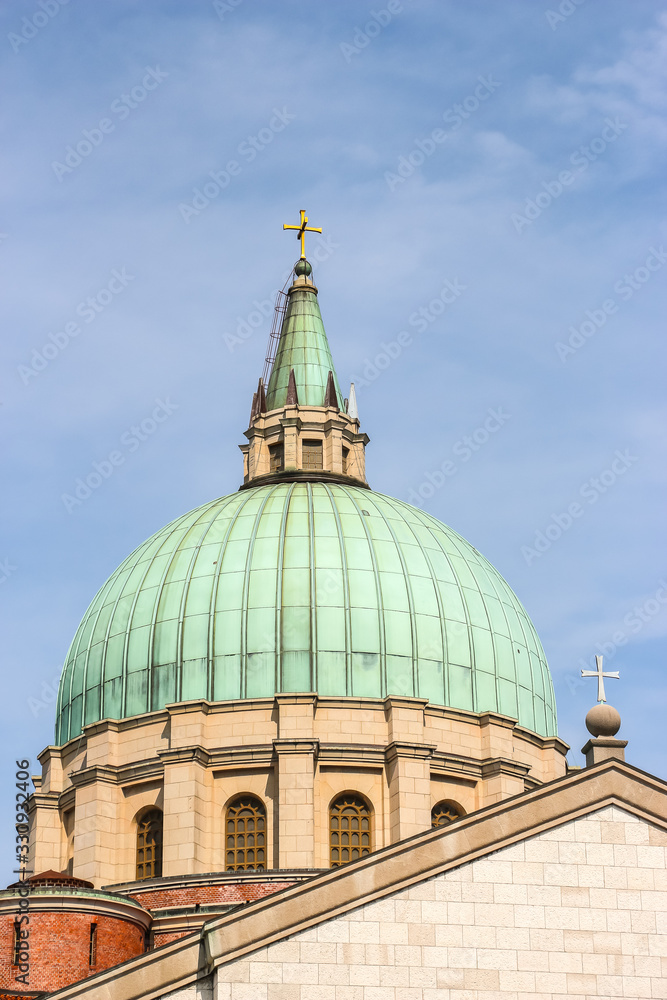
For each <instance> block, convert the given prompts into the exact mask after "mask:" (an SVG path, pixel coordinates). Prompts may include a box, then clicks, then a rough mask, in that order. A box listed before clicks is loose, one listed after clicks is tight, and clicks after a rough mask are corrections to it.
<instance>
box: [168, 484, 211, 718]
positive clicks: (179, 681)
mask: <svg viewBox="0 0 667 1000" xmlns="http://www.w3.org/2000/svg"><path fill="white" fill-rule="evenodd" d="M211 507H213V504H211V505H209V506H208V507H207V509H206V513H208V512H209V511H210V509H211ZM202 516H203V515H202ZM216 517H217V513H215V514H214V516H213V517H212V518H211V520H210V521H208V522H207V523H206V524H205V525H204V530H203V531H202V533H201V534H200V536H199V539H198V541H197V543H196V545H195V546H194V548H193V551H192V556H191V558H190V562H189V564H188V568H187V570H186V573H185V577H184V579H183V596H182V597H181V606H180V608H179V611H178V629H177V633H176V701H182V700H183V697H182V696H183V631H184V619H185V606H186V603H187V599H188V592H189V590H190V584H191V583H192V574H193V572H194V568H195V562H196V561H197V556H198V555H199V552H200V550H201V547H202V544H203V542H204V539H205V538H206V535H207V534H208V532H209V531H210V530H211V525H212V524H214V523H215V519H216ZM199 520H200V518H197V519H196V520H195V521H194V523H193V524H191V525H190V527H189V528H188V531H187V532H186V534H188V533H189V532H190V531H192V529H193V528H194V527H196V526H197V524H198V523H199ZM181 540H182V539H181ZM179 545H180V542H179ZM176 552H178V546H177V548H176V550H175V552H174V556H173V557H172V561H173V558H175V557H176ZM206 659H207V666H208V656H207V658H206ZM207 686H208V685H207Z"/></svg>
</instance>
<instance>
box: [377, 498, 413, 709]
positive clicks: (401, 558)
mask: <svg viewBox="0 0 667 1000" xmlns="http://www.w3.org/2000/svg"><path fill="white" fill-rule="evenodd" d="M375 509H376V510H377V512H378V514H379V515H380V517H381V518H382V520H383V521H384V523H385V524H386V526H387V529H388V530H389V534H390V535H391V537H392V539H393V542H394V546H395V548H396V552H397V553H398V558H399V561H400V563H401V569H402V570H403V579H404V580H405V591H406V593H407V595H408V608H409V610H410V639H411V644H412V697H413V698H415V697H417V692H418V690H419V685H418V682H417V635H416V629H417V622H416V621H415V601H414V595H413V593H412V584H411V583H410V574H409V573H408V567H407V563H406V562H405V558H404V556H403V553H402V551H401V546H400V545H399V543H398V539H397V537H396V534H395V532H394V529H393V528H392V526H391V524H390V523H389V519H388V518H386V517H385V516H384V514H383V513H382V508H381V506H380V505H379V504H376V505H375ZM388 693H390V692H388ZM396 693H397V694H400V693H402V692H396Z"/></svg>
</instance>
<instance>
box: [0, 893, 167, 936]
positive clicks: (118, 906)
mask: <svg viewBox="0 0 667 1000" xmlns="http://www.w3.org/2000/svg"><path fill="white" fill-rule="evenodd" d="M21 898H26V897H21V896H19V894H18V893H17V892H13V891H11V890H8V889H5V890H3V891H2V892H0V917H1V916H4V915H15V914H16V913H17V911H18V902H19V900H20V899H21ZM27 898H28V899H29V900H30V909H29V910H28V911H27V912H28V913H29V912H30V911H32V912H34V913H54V912H55V913H63V912H65V913H85V914H87V915H95V916H100V917H114V918H115V919H116V920H127V921H129V922H131V923H133V924H136V925H137V926H138V927H140V928H141V929H142V930H143V931H146V930H148V928H149V927H150V926H151V923H152V920H153V918H152V916H151V914H150V913H149V912H148V910H145V909H144V908H143V906H142V905H141V903H137V902H136V900H134V899H128V898H126V897H125V896H119V895H112V894H111V893H105V892H93V891H90V890H86V889H83V890H81V889H79V890H72V891H70V892H63V890H62V889H43V888H42V889H40V888H37V889H32V890H31V891H30V895H29V897H27Z"/></svg>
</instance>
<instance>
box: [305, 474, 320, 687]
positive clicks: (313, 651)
mask: <svg viewBox="0 0 667 1000" xmlns="http://www.w3.org/2000/svg"><path fill="white" fill-rule="evenodd" d="M306 491H307V496H308V562H309V563H310V690H311V691H317V609H316V606H315V524H314V512H313V486H312V483H306Z"/></svg>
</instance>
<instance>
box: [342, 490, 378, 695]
mask: <svg viewBox="0 0 667 1000" xmlns="http://www.w3.org/2000/svg"><path fill="white" fill-rule="evenodd" d="M340 489H341V490H342V491H343V493H345V495H346V496H347V498H348V500H350V501H351V503H352V504H353V505H354V508H355V510H356V512H357V514H358V515H359V520H360V521H361V523H362V525H363V528H364V532H365V534H366V541H367V542H368V550H369V552H370V555H371V562H372V564H373V576H374V577H375V592H376V594H377V616H378V633H379V637H380V688H381V690H382V696H383V697H385V696H386V694H387V656H386V648H387V642H386V636H385V634H384V617H385V612H384V604H383V603H382V587H381V585H380V574H379V570H378V565H377V560H376V558H375V550H374V549H373V541H372V539H371V535H370V532H369V530H368V525H367V524H366V520H365V518H364V515H363V514H362V513H361V507H360V506H359V504H358V503H357V501H356V500H355V499H354V497H353V496H352V494H351V493H350V489H349V487H347V486H341V487H340ZM352 680H353V681H354V677H352ZM354 693H355V691H354V684H353V687H352V694H354Z"/></svg>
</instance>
